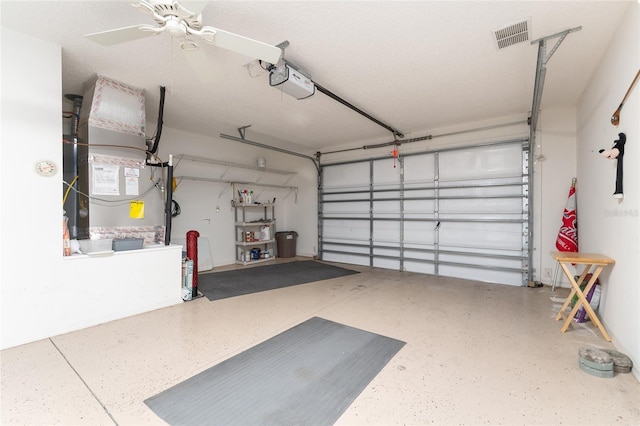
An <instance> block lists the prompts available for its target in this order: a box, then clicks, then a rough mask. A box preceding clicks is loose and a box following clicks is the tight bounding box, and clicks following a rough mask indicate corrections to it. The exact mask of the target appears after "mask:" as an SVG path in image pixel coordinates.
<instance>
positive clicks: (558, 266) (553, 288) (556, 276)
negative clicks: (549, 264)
mask: <svg viewBox="0 0 640 426" xmlns="http://www.w3.org/2000/svg"><path fill="white" fill-rule="evenodd" d="M559 269H560V263H558V262H556V270H555V272H554V273H553V282H552V283H551V291H556V282H557V280H558V270H559Z"/></svg>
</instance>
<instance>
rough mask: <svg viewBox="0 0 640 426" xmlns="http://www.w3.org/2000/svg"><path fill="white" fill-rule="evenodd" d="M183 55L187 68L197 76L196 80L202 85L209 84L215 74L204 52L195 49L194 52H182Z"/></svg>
mask: <svg viewBox="0 0 640 426" xmlns="http://www.w3.org/2000/svg"><path fill="white" fill-rule="evenodd" d="M183 53H184V58H185V60H186V61H187V63H188V64H189V67H190V68H191V70H192V71H193V72H194V73H195V74H196V75H197V76H198V80H200V82H202V83H209V82H211V79H212V76H213V75H214V74H215V72H212V70H213V69H215V67H214V66H213V64H212V63H211V62H210V61H209V59H208V58H207V55H206V54H205V52H204V50H202V49H200V48H197V49H194V50H184V52H183Z"/></svg>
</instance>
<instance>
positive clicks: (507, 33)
mask: <svg viewBox="0 0 640 426" xmlns="http://www.w3.org/2000/svg"><path fill="white" fill-rule="evenodd" d="M530 30H531V18H527V19H523V20H522V21H520V22H516V23H515V24H510V25H507V26H505V27H501V28H498V29H495V30H493V34H494V35H495V41H496V46H497V48H498V50H500V49H504V48H505V47H509V46H513V45H514V44H518V43H522V42H524V41H528V40H529V31H530Z"/></svg>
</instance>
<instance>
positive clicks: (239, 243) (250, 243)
mask: <svg viewBox="0 0 640 426" xmlns="http://www.w3.org/2000/svg"><path fill="white" fill-rule="evenodd" d="M275 241H276V240H275V239H271V240H259V241H236V245H237V246H241V247H247V246H255V245H260V244H272V243H274V242H275Z"/></svg>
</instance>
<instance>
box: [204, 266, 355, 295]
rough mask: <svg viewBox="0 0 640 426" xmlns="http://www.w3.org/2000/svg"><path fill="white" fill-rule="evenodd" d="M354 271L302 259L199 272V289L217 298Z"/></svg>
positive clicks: (327, 277)
mask: <svg viewBox="0 0 640 426" xmlns="http://www.w3.org/2000/svg"><path fill="white" fill-rule="evenodd" d="M357 273H358V272H357V271H352V270H350V269H344V268H340V267H337V266H333V265H327V264H326V263H321V262H314V261H313V260H302V261H295V262H286V263H278V264H274V265H266V266H257V267H253V268H245V269H236V270H233V271H224V272H214V273H207V274H199V275H198V290H199V291H200V292H201V293H202V294H204V295H205V296H206V298H207V299H209V300H219V299H226V298H228V297H234V296H242V295H244V294H251V293H257V292H260V291H267V290H274V289H277V288H282V287H289V286H292V285H299V284H305V283H310V282H314V281H321V280H328V279H330V278H337V277H342V276H345V275H351V274H357Z"/></svg>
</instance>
